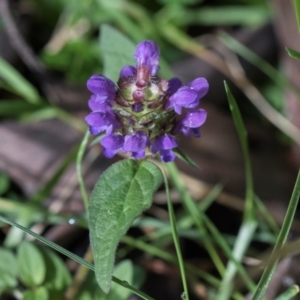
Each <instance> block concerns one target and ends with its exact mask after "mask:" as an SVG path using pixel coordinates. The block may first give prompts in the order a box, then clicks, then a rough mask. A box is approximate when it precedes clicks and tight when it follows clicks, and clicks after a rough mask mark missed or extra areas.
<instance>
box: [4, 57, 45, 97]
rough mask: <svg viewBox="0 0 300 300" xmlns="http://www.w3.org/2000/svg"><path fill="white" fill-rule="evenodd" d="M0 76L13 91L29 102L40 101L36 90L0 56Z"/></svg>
mask: <svg viewBox="0 0 300 300" xmlns="http://www.w3.org/2000/svg"><path fill="white" fill-rule="evenodd" d="M0 78H1V79H2V80H3V81H4V82H5V83H7V84H8V85H9V86H10V87H12V88H13V90H14V92H15V93H16V94H18V95H20V96H22V97H24V99H26V100H27V101H28V102H31V103H39V102H41V100H40V96H39V94H38V92H37V90H36V89H35V88H34V87H33V86H32V85H31V83H29V82H28V81H27V80H26V79H25V78H24V77H23V76H22V75H21V74H20V73H19V72H18V71H17V70H15V69H14V68H13V67H12V66H11V65H10V64H9V63H7V62H6V61H5V60H4V59H3V58H1V57H0Z"/></svg>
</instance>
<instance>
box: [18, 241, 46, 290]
mask: <svg viewBox="0 0 300 300" xmlns="http://www.w3.org/2000/svg"><path fill="white" fill-rule="evenodd" d="M17 262H18V266H19V272H20V279H21V281H22V283H24V284H25V285H26V286H28V287H35V286H38V285H40V284H41V283H42V282H43V281H44V279H45V275H46V266H45V261H44V259H43V256H42V253H41V251H40V250H39V249H38V247H37V246H35V245H34V244H33V243H30V242H28V241H23V242H22V244H21V245H20V247H19V249H18V254H17Z"/></svg>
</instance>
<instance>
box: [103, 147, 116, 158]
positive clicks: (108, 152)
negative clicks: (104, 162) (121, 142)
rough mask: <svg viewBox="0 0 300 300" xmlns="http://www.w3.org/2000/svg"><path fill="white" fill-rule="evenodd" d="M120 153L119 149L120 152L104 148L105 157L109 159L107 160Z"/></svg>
mask: <svg viewBox="0 0 300 300" xmlns="http://www.w3.org/2000/svg"><path fill="white" fill-rule="evenodd" d="M118 151H119V149H118V150H109V149H106V148H103V150H102V152H103V154H104V156H105V157H107V158H112V157H114V156H115V155H116V154H117V153H118Z"/></svg>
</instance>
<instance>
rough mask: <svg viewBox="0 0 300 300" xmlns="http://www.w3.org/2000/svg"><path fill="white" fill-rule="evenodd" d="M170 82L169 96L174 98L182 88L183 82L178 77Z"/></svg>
mask: <svg viewBox="0 0 300 300" xmlns="http://www.w3.org/2000/svg"><path fill="white" fill-rule="evenodd" d="M168 82H169V87H168V94H169V95H170V96H172V95H173V94H174V93H176V92H177V90H178V89H179V88H180V87H181V86H182V81H181V80H180V79H179V78H177V77H173V78H171V79H170V80H169V81H168Z"/></svg>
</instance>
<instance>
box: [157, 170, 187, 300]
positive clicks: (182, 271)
mask: <svg viewBox="0 0 300 300" xmlns="http://www.w3.org/2000/svg"><path fill="white" fill-rule="evenodd" d="M162 174H163V177H164V183H165V189H166V195H167V201H168V211H169V217H170V223H171V227H172V236H173V241H174V244H175V249H176V253H177V258H178V263H179V269H180V274H181V280H182V284H183V290H184V299H185V300H189V294H188V286H187V281H186V274H185V269H184V263H183V259H182V253H181V249H180V245H179V238H178V232H177V228H176V219H175V213H174V209H173V205H172V202H171V198H170V191H169V184H168V179H167V176H166V174H165V171H164V170H162Z"/></svg>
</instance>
